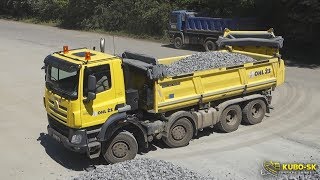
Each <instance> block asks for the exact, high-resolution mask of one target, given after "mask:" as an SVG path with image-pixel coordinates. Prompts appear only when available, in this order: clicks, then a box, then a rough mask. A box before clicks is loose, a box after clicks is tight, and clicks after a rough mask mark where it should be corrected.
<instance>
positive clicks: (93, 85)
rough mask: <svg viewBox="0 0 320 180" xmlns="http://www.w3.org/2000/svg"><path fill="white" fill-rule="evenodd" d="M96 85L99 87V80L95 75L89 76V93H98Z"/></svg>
mask: <svg viewBox="0 0 320 180" xmlns="http://www.w3.org/2000/svg"><path fill="white" fill-rule="evenodd" d="M96 85H97V79H96V77H95V76H93V75H89V76H88V91H89V92H94V93H95V92H96Z"/></svg>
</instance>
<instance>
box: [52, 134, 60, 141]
mask: <svg viewBox="0 0 320 180" xmlns="http://www.w3.org/2000/svg"><path fill="white" fill-rule="evenodd" d="M52 137H53V139H55V140H57V141H58V142H60V141H61V140H60V137H59V136H57V135H55V134H54V133H52Z"/></svg>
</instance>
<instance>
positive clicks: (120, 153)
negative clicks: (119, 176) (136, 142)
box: [112, 142, 129, 158]
mask: <svg viewBox="0 0 320 180" xmlns="http://www.w3.org/2000/svg"><path fill="white" fill-rule="evenodd" d="M128 151H129V147H128V145H127V144H126V143H124V142H117V143H115V144H114V145H113V146H112V153H113V154H114V155H115V156H116V157H117V158H123V157H125V156H126V155H127V153H128Z"/></svg>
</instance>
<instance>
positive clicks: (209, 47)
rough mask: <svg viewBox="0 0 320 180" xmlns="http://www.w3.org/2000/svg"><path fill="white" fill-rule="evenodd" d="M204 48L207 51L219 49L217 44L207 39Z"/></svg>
mask: <svg viewBox="0 0 320 180" xmlns="http://www.w3.org/2000/svg"><path fill="white" fill-rule="evenodd" d="M204 48H205V50H206V51H215V50H217V49H218V47H217V45H216V44H215V43H214V42H213V41H211V40H207V41H206V42H205V43H204Z"/></svg>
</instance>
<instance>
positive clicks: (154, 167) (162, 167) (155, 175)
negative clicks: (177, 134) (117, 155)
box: [73, 158, 215, 180]
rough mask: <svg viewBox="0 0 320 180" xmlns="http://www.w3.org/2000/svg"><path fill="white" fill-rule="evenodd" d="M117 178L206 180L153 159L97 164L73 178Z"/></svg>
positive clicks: (83, 179)
mask: <svg viewBox="0 0 320 180" xmlns="http://www.w3.org/2000/svg"><path fill="white" fill-rule="evenodd" d="M109 179H110V180H117V179H141V180H142V179H143V180H144V179H146V180H148V179H150V180H151V179H171V180H180V179H184V180H189V179H194V180H198V179H199V180H207V179H215V178H213V177H205V176H202V175H200V174H198V173H196V172H194V171H191V170H188V169H186V168H182V167H180V166H177V165H174V164H172V163H170V162H166V161H163V160H154V159H147V158H141V159H133V160H130V161H125V162H121V163H116V164H113V165H106V166H98V167H97V168H96V169H94V170H92V171H90V172H86V173H82V174H80V176H79V177H76V178H73V180H109Z"/></svg>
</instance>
